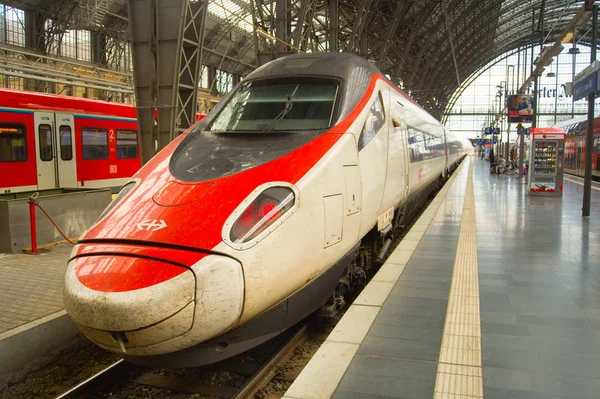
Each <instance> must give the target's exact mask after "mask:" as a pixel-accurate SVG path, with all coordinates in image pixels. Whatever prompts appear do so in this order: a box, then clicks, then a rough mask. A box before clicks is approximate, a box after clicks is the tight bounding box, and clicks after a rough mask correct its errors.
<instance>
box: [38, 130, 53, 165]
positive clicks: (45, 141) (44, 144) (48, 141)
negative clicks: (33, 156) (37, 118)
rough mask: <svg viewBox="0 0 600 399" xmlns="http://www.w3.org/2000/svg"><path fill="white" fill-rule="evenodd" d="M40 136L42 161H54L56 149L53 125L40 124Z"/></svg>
mask: <svg viewBox="0 0 600 399" xmlns="http://www.w3.org/2000/svg"><path fill="white" fill-rule="evenodd" d="M38 136H39V139H40V159H41V160H42V161H52V156H53V155H54V150H53V148H52V126H50V125H39V126H38Z"/></svg>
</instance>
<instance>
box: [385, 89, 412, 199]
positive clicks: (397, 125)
mask: <svg viewBox="0 0 600 399" xmlns="http://www.w3.org/2000/svg"><path fill="white" fill-rule="evenodd" d="M401 100H402V97H401V96H400V95H399V94H397V93H395V92H392V91H391V90H390V106H389V109H390V114H391V115H390V116H391V118H390V125H391V126H390V130H389V141H388V156H387V177H386V183H385V199H386V200H387V202H390V201H392V202H393V204H394V205H395V204H396V203H397V202H398V201H399V200H400V201H401V200H403V199H404V198H406V196H407V195H408V181H409V180H408V165H407V154H408V151H407V148H406V143H407V139H406V128H405V126H403V121H404V119H405V118H404V113H403V112H404V110H403V105H402V103H401Z"/></svg>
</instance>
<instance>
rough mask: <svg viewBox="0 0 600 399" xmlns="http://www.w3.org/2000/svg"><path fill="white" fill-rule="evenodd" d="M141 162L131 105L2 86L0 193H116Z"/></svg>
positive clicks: (0, 108)
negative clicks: (81, 190)
mask: <svg viewBox="0 0 600 399" xmlns="http://www.w3.org/2000/svg"><path fill="white" fill-rule="evenodd" d="M155 113H156V112H155ZM204 116H205V114H201V113H197V114H196V120H197V121H198V120H201V119H202V118H203V117H204ZM140 166H141V161H140V151H139V140H138V123H137V116H136V110H135V108H134V107H133V106H131V105H128V104H121V103H112V102H107V101H98V100H89V99H83V98H77V97H67V96H60V95H54V94H45V93H38V92H31V91H17V90H10V89H1V88H0V168H1V169H0V171H1V172H2V173H0V193H17V192H23V191H31V190H45V189H54V188H59V187H60V188H104V187H110V188H112V189H113V191H114V192H117V191H118V190H119V189H120V188H121V187H122V186H123V185H124V184H125V183H126V182H127V181H129V179H130V178H131V176H133V175H134V173H135V172H137V171H138V169H139V168H140Z"/></svg>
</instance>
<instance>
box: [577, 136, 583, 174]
mask: <svg viewBox="0 0 600 399" xmlns="http://www.w3.org/2000/svg"><path fill="white" fill-rule="evenodd" d="M584 167H585V166H584V165H583V140H577V174H578V175H580V176H581V175H583V169H584Z"/></svg>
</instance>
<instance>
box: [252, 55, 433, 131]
mask: <svg viewBox="0 0 600 399" xmlns="http://www.w3.org/2000/svg"><path fill="white" fill-rule="evenodd" d="M373 75H379V76H380V77H381V78H382V79H384V80H385V81H386V82H387V83H388V84H389V85H390V86H391V87H393V88H394V89H395V90H397V91H398V92H399V93H400V94H401V95H402V96H403V97H404V98H405V99H406V100H407V103H409V104H406V105H409V107H410V108H411V109H412V111H413V112H415V113H414V114H412V119H414V121H413V124H419V125H428V126H430V129H431V128H433V129H435V130H436V131H437V133H438V134H440V135H441V134H443V128H442V125H441V124H440V123H439V121H437V120H436V119H435V118H434V117H433V116H431V115H430V114H429V113H428V112H427V111H426V110H425V109H423V107H421V106H420V105H419V104H418V103H417V102H415V101H414V100H413V99H412V98H410V97H409V96H408V95H407V94H406V93H404V92H403V91H402V90H400V89H399V88H398V87H397V86H396V85H395V84H393V83H392V82H391V81H389V80H388V79H387V78H386V77H385V76H384V75H383V74H382V73H381V71H380V70H379V69H378V68H377V67H376V66H375V65H374V64H373V63H371V62H369V61H367V60H366V59H364V58H362V57H360V56H358V55H355V54H351V53H338V52H323V53H304V54H294V55H290V56H287V57H282V58H278V59H275V60H273V61H271V62H269V63H267V64H265V65H263V66H261V67H259V68H258V69H256V70H255V71H254V72H252V73H250V74H249V75H248V76H247V77H246V78H245V79H244V80H257V79H268V78H278V77H281V78H284V77H298V76H316V77H329V78H338V79H341V80H343V81H345V82H347V83H348V84H347V85H346V90H345V91H346V93H344V95H343V96H342V97H343V98H342V106H341V112H340V116H339V119H342V118H343V117H345V116H346V115H348V113H349V112H350V111H351V110H352V109H353V108H354V107H355V106H356V105H357V104H358V101H359V100H360V98H362V96H363V95H364V93H365V92H366V90H367V89H368V86H369V82H370V80H371V77H372V76H373Z"/></svg>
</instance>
